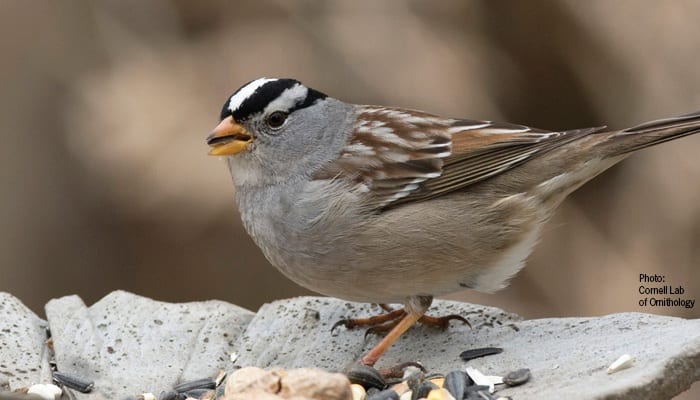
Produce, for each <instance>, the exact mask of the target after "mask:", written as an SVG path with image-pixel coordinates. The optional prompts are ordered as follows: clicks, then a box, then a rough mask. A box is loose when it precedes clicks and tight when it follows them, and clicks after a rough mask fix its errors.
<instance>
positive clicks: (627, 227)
mask: <svg viewBox="0 0 700 400" xmlns="http://www.w3.org/2000/svg"><path fill="white" fill-rule="evenodd" d="M698 17H700V3H698V2H697V1H694V0H677V1H666V2H659V1H652V0H628V1H623V0H619V1H600V0H598V1H588V2H581V1H575V0H571V1H551V0H541V1H538V2H526V1H441V2H433V1H427V0H426V1H383V2H376V1H369V0H365V1H349V0H348V1H302V0H298V1H283V0H279V1H246V2H232V1H216V0H205V1H197V2H193V1H185V0H181V1H149V2H140V1H122V0H119V1H117V0H114V1H101V2H88V1H71V2H38V1H35V2H27V1H10V0H5V1H2V2H0V55H1V57H2V58H1V59H0V83H1V85H2V86H1V88H0V135H1V136H0V138H1V139H2V145H1V146H0V153H1V154H2V156H1V157H0V162H1V164H0V179H1V180H0V185H1V186H0V187H2V190H3V195H2V201H1V203H0V215H1V218H0V221H1V222H2V225H1V226H0V290H2V291H8V292H10V293H12V294H14V295H16V296H18V297H19V298H21V299H23V300H24V301H25V302H26V303H27V304H28V305H29V306H30V307H31V308H32V309H34V310H35V311H36V312H38V313H40V314H41V313H42V305H43V304H44V303H45V302H46V301H47V300H49V299H50V298H52V297H57V296H63V295H67V294H74V293H75V294H79V295H80V296H81V297H82V298H83V299H85V301H86V302H87V303H92V302H94V301H95V300H97V299H99V298H100V297H101V296H103V295H105V294H106V293H108V292H109V291H112V290H115V289H125V290H129V291H133V292H136V293H139V294H142V295H145V296H150V297H153V298H156V299H160V300H167V301H190V300H201V299H212V298H216V299H223V300H227V301H230V302H233V303H237V304H239V305H242V306H245V307H248V308H250V309H253V310H254V309H256V308H257V307H259V306H260V305H261V304H262V303H264V302H267V301H271V300H274V299H279V298H284V297H288V296H295V295H302V294H308V293H309V292H307V291H305V290H304V289H302V288H299V287H297V286H295V285H293V284H291V283H290V282H288V281H287V280H286V279H285V278H283V277H282V276H281V275H280V274H279V273H278V272H277V271H276V270H274V269H273V268H272V267H271V266H270V265H269V264H268V263H267V262H266V261H265V259H264V258H263V257H262V255H261V254H260V252H259V251H258V250H257V248H256V247H255V246H254V245H253V243H252V241H251V240H250V239H249V238H248V237H247V235H246V234H245V232H244V231H243V229H242V228H241V225H240V222H239V219H238V215H237V212H236V210H235V207H234V204H233V196H234V193H233V188H232V185H231V184H230V179H229V176H228V172H227V171H226V168H225V165H224V164H223V163H222V162H220V161H219V160H217V159H215V158H212V157H207V156H206V152H207V146H206V145H205V143H204V137H205V136H206V135H207V134H208V132H209V130H210V129H212V128H213V127H214V126H215V124H216V123H217V122H218V121H217V116H218V113H219V110H220V108H221V105H222V104H223V102H224V100H225V99H226V98H227V96H228V95H229V94H230V93H231V92H232V91H233V90H234V89H235V88H237V87H238V86H239V85H241V84H243V83H245V82H247V81H249V80H251V79H254V78H257V77H260V76H268V77H296V78H298V79H300V80H302V81H303V82H305V83H306V84H308V85H309V86H311V87H314V88H317V89H319V90H321V91H324V92H326V93H329V94H331V95H333V96H334V97H338V98H340V99H342V100H345V101H349V102H356V103H373V104H387V105H396V106H404V107H410V108H418V109H424V110H427V111H431V112H435V113H437V114H441V115H446V116H453V117H470V118H477V119H492V120H502V121H511V122H518V123H523V124H528V125H533V126H537V127H540V128H546V129H552V130H555V129H566V128H577V127H584V126H596V125H603V124H607V125H610V126H611V127H613V128H624V127H627V126H629V125H632V124H636V123H639V122H643V121H646V120H650V119H655V118H660V117H665V116H671V115H676V114H681V113H687V112H691V111H695V110H698V109H700V73H698V65H697V60H698V59H700V25H699V24H698V23H697V21H698ZM699 155H700V135H698V136H696V137H691V138H686V139H682V140H680V141H677V142H673V143H669V144H665V145H662V146H660V147H657V148H654V149H651V150H646V151H643V152H641V153H639V154H637V155H635V156H633V157H632V158H630V159H629V160H627V161H626V162H624V163H622V164H620V165H619V166H617V167H615V168H614V169H612V170H610V171H609V172H607V173H605V174H604V175H602V176H600V177H599V178H597V179H596V180H594V181H593V182H591V183H590V184H588V185H587V186H585V187H584V188H582V189H581V190H579V191H578V192H577V193H575V195H574V196H572V198H571V199H570V200H569V201H568V202H567V203H566V204H565V205H564V206H563V207H562V209H561V210H560V212H559V213H558V215H557V216H556V218H555V219H554V220H553V221H552V222H551V223H550V224H549V226H548V228H547V230H546V233H545V235H544V237H543V239H542V241H541V243H540V245H539V247H538V248H537V250H536V252H535V253H534V255H533V256H532V257H531V258H530V262H529V265H528V267H527V268H526V269H525V270H524V271H523V272H522V273H521V274H520V275H518V276H517V277H516V278H515V279H514V281H513V284H512V286H511V287H510V288H508V289H506V290H504V291H502V292H500V293H498V294H495V295H481V294H476V293H468V292H467V293H460V294H455V295H453V296H451V298H453V299H460V300H466V301H472V302H479V303H483V304H488V305H494V306H499V307H503V308H505V309H506V310H509V311H512V312H517V313H519V314H521V315H523V316H525V317H554V316H582V315H602V314H607V313H613V312H623V311H643V312H651V313H659V314H665V315H675V316H682V317H689V318H697V317H700V304H699V305H697V306H696V307H695V308H694V309H692V310H686V309H680V308H641V307H639V306H638V304H637V303H638V300H639V299H640V298H641V297H642V296H641V295H639V294H638V293H637V288H638V286H639V282H638V276H639V274H640V273H648V274H653V273H657V274H664V275H665V276H666V281H667V283H669V284H673V285H682V286H683V287H684V288H685V290H686V296H685V297H686V298H695V299H696V300H700V185H699V183H700V157H699Z"/></svg>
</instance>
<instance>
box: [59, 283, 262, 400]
mask: <svg viewBox="0 0 700 400" xmlns="http://www.w3.org/2000/svg"><path fill="white" fill-rule="evenodd" d="M46 315H47V318H48V322H49V325H50V326H51V333H52V336H53V342H54V350H55V356H56V362H57V365H58V369H59V370H60V371H62V372H65V373H70V374H74V375H76V376H80V377H83V378H86V379H90V380H93V381H95V391H96V392H97V393H99V395H102V396H104V397H106V398H123V397H125V396H127V395H134V394H138V393H141V392H154V393H159V392H160V391H161V390H167V389H169V388H171V387H172V386H173V385H175V384H177V383H180V382H183V381H188V380H194V379H198V378H202V377H213V376H215V375H216V373H217V371H218V370H219V369H227V368H229V367H230V365H231V362H230V359H229V354H230V352H231V351H232V350H233V347H232V345H233V343H234V342H235V340H236V339H237V337H238V336H239V335H240V334H241V333H242V331H243V329H244V328H245V326H246V325H247V323H248V321H249V320H250V319H251V318H252V315H253V314H252V313H251V312H250V311H247V310H245V309H242V308H240V307H238V306H234V305H231V304H228V303H225V302H222V301H206V302H194V303H180V304H172V303H163V302H159V301H154V300H151V299H148V298H145V297H141V296H137V295H134V294H131V293H127V292H122V291H117V292H112V293H111V294H109V295H107V296H106V297H104V298H103V299H101V300H100V301H98V302H97V303H95V304H94V305H92V306H91V307H86V306H85V304H83V302H82V300H80V298H78V297H77V296H67V297H63V298H60V299H56V300H51V301H50V302H49V303H48V304H47V305H46ZM99 395H98V394H88V395H79V396H78V398H97V397H95V396H99Z"/></svg>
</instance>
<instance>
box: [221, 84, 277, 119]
mask: <svg viewBox="0 0 700 400" xmlns="http://www.w3.org/2000/svg"><path fill="white" fill-rule="evenodd" d="M276 80H277V79H268V78H260V79H256V80H254V81H253V82H250V83H249V84H247V85H245V86H244V87H242V88H241V89H240V90H239V91H238V92H237V93H236V94H234V95H233V96H231V99H230V100H229V102H228V109H229V111H231V112H235V111H236V110H237V109H238V107H240V106H241V104H243V102H244V101H246V100H247V99H248V98H249V97H250V96H251V95H252V94H253V93H255V91H256V90H258V88H259V87H260V86H262V85H264V84H266V83H267V82H272V81H276Z"/></svg>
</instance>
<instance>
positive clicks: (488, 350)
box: [459, 347, 503, 361]
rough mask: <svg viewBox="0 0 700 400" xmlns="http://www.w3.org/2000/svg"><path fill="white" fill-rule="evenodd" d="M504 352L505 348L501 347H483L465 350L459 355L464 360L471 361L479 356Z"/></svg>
mask: <svg viewBox="0 0 700 400" xmlns="http://www.w3.org/2000/svg"><path fill="white" fill-rule="evenodd" d="M502 352H503V349H502V348H500V347H482V348H480V349H471V350H465V351H463V352H462V353H461V354H460V355H459V358H461V359H462V360H463V361H469V360H473V359H475V358H479V357H484V356H490V355H493V354H500V353H502Z"/></svg>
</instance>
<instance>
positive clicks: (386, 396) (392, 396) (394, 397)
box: [365, 389, 410, 400]
mask: <svg viewBox="0 0 700 400" xmlns="http://www.w3.org/2000/svg"><path fill="white" fill-rule="evenodd" d="M409 398H410V397H409ZM365 400H399V394H398V393H396V392H395V391H393V390H391V389H386V390H382V391H381V392H377V393H374V394H372V395H369V396H367V398H366V399H365Z"/></svg>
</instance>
